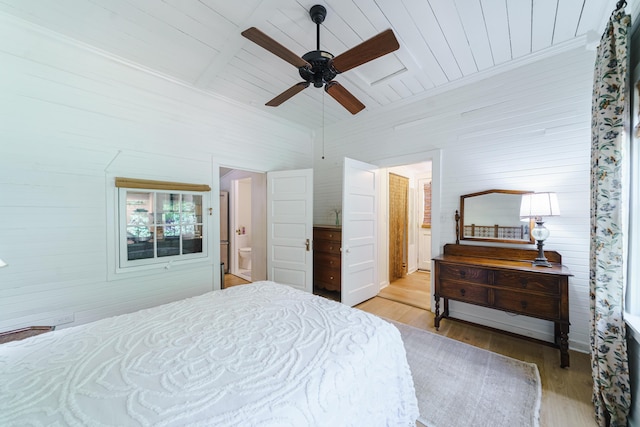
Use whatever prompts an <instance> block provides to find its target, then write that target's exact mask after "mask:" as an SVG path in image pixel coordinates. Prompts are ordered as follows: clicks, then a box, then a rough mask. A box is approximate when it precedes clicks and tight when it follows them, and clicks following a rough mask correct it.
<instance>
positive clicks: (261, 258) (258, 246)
mask: <svg viewBox="0 0 640 427" xmlns="http://www.w3.org/2000/svg"><path fill="white" fill-rule="evenodd" d="M220 190H221V191H222V192H228V194H229V211H228V218H229V221H228V224H227V225H226V227H227V231H228V236H229V237H228V238H229V244H228V253H227V254H226V256H227V259H228V265H225V270H226V274H225V278H224V287H229V286H232V285H234V284H240V283H250V282H252V281H258V280H266V277H267V267H266V252H267V238H266V231H265V230H266V217H267V214H266V193H267V189H266V173H261V172H252V171H247V170H241V169H232V168H223V167H221V168H220ZM221 226H222V223H221ZM222 235H223V233H222V230H221V236H222ZM220 250H221V259H224V257H225V254H223V253H222V250H223V246H222V245H221V249H220Z"/></svg>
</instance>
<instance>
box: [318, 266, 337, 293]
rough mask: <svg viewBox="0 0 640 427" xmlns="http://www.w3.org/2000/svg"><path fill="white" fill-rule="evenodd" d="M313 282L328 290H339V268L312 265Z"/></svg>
mask: <svg viewBox="0 0 640 427" xmlns="http://www.w3.org/2000/svg"><path fill="white" fill-rule="evenodd" d="M314 270H315V271H314V273H313V276H314V283H315V284H316V285H318V286H319V287H320V288H323V289H327V290H329V291H339V290H340V283H341V282H340V269H339V268H323V267H316V266H315V265H314Z"/></svg>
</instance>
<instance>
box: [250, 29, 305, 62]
mask: <svg viewBox="0 0 640 427" xmlns="http://www.w3.org/2000/svg"><path fill="white" fill-rule="evenodd" d="M241 34H242V35H243V36H244V37H246V38H247V39H249V40H251V41H252V42H254V43H255V44H257V45H258V46H260V47H263V48H265V49H266V50H268V51H269V52H271V53H273V54H274V55H276V56H279V57H280V58H282V59H284V60H285V61H287V62H288V63H289V64H291V65H293V66H294V67H297V68H300V67H307V66H308V67H311V64H309V63H308V62H307V61H305V60H304V59H302V58H300V57H299V56H298V55H296V54H295V53H293V52H291V51H290V50H289V49H287V48H286V47H284V46H282V45H281V44H280V43H278V42H277V41H275V40H274V39H272V38H271V37H269V36H268V35H266V34H265V33H263V32H262V31H260V30H259V29H257V28H256V27H251V28H248V29H246V30H244V31H243V32H242V33H241Z"/></svg>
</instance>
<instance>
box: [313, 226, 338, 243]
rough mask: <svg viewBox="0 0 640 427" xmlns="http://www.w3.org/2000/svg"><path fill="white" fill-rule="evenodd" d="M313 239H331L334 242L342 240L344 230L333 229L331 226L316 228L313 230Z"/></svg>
mask: <svg viewBox="0 0 640 427" xmlns="http://www.w3.org/2000/svg"><path fill="white" fill-rule="evenodd" d="M313 240H331V241H334V242H341V241H342V232H341V231H340V230H332V229H329V228H315V229H314V230H313Z"/></svg>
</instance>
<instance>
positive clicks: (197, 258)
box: [111, 178, 212, 278]
mask: <svg viewBox="0 0 640 427" xmlns="http://www.w3.org/2000/svg"><path fill="white" fill-rule="evenodd" d="M114 190H115V195H114V196H115V197H114V201H115V206H114V211H115V212H114V221H113V223H114V224H113V225H114V233H113V235H114V239H115V241H114V245H113V247H114V249H115V256H114V259H113V261H114V263H115V273H116V275H118V274H119V273H135V272H144V271H147V270H153V269H160V268H169V267H171V266H180V265H185V264H191V263H207V262H210V260H211V256H212V254H211V250H210V248H209V246H210V245H209V234H210V229H209V227H210V226H211V224H210V221H209V219H208V216H210V215H211V211H212V208H211V200H210V194H208V193H209V192H210V191H211V188H210V187H209V186H208V185H199V184H185V183H173V182H167V181H151V180H139V179H132V178H115V188H114ZM128 192H135V193H153V199H152V201H151V203H153V206H155V203H156V195H157V194H179V195H180V199H179V200H180V202H179V204H180V205H182V203H181V201H182V200H183V195H194V196H199V197H200V199H201V201H202V208H201V219H200V220H199V221H197V223H196V225H197V226H200V227H201V230H202V231H201V233H200V236H199V238H200V239H201V243H202V251H201V252H195V253H186V254H184V253H179V254H176V255H167V256H158V251H157V242H154V245H153V258H143V259H134V260H129V259H128V246H127V240H128V239H129V236H128V235H127V226H128V225H129V224H127V193H128ZM181 209H182V206H180V210H181ZM154 210H155V207H154ZM161 225H162V224H160V223H158V224H156V221H155V218H154V221H153V224H152V225H151V226H153V227H157V226H161ZM181 226H182V224H181ZM154 240H155V239H154ZM179 248H180V252H182V248H183V238H182V237H181V238H180V243H179ZM111 271H114V270H111ZM115 277H116V276H114V278H115Z"/></svg>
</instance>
